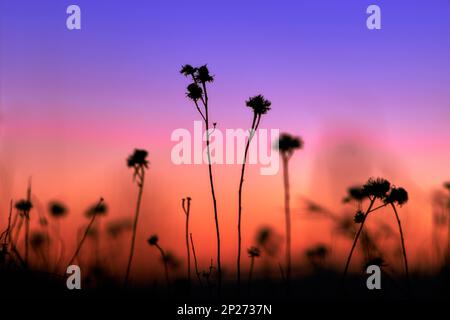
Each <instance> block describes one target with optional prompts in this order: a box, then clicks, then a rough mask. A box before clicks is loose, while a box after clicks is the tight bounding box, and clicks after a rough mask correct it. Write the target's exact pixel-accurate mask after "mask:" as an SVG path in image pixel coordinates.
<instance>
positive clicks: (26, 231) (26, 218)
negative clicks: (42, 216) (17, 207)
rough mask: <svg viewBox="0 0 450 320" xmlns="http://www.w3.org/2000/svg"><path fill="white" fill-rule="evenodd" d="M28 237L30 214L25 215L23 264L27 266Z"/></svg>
mask: <svg viewBox="0 0 450 320" xmlns="http://www.w3.org/2000/svg"><path fill="white" fill-rule="evenodd" d="M29 239H30V216H29V215H25V265H26V266H27V267H28V256H29V249H28V248H29V243H30V241H29Z"/></svg>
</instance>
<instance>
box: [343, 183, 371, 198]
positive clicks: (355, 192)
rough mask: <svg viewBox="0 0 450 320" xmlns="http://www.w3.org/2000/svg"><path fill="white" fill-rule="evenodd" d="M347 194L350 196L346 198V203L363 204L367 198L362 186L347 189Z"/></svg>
mask: <svg viewBox="0 0 450 320" xmlns="http://www.w3.org/2000/svg"><path fill="white" fill-rule="evenodd" d="M347 193H348V195H347V197H345V198H344V202H348V201H350V200H354V201H357V202H361V201H363V200H364V199H365V198H366V197H367V195H366V193H365V192H364V190H363V187H362V186H353V187H350V188H348V189H347Z"/></svg>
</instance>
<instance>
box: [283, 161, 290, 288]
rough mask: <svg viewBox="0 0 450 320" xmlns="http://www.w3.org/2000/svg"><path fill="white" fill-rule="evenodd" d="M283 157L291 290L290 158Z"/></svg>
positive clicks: (287, 253)
mask: <svg viewBox="0 0 450 320" xmlns="http://www.w3.org/2000/svg"><path fill="white" fill-rule="evenodd" d="M282 159H283V182H284V215H285V223H286V226H285V227H286V284H287V288H288V292H289V290H290V281H291V211H290V194H289V168H288V164H289V158H288V156H287V155H284V154H283V155H282Z"/></svg>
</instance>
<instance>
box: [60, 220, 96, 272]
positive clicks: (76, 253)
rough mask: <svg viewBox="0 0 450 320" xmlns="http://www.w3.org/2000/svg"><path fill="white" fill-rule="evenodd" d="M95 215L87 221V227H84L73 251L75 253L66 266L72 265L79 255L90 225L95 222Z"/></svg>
mask: <svg viewBox="0 0 450 320" xmlns="http://www.w3.org/2000/svg"><path fill="white" fill-rule="evenodd" d="M96 216H97V215H96V214H94V215H93V216H92V218H91V220H90V221H89V224H88V226H87V227H86V230H85V231H84V234H83V237H82V238H81V240H80V242H79V243H78V246H77V248H76V250H75V253H74V254H73V256H72V258H71V259H70V261H69V263H68V264H67V266H70V265H72V264H73V262H74V261H75V259H76V258H77V257H78V254H79V253H80V250H81V247H82V246H83V243H84V241H85V240H86V238H87V235H88V234H89V230H91V227H92V225H93V224H94V221H95V217H96Z"/></svg>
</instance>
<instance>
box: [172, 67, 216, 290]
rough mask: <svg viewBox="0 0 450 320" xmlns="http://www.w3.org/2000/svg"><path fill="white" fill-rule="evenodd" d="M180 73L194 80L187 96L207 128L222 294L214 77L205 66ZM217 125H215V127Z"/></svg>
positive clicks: (183, 69)
mask: <svg viewBox="0 0 450 320" xmlns="http://www.w3.org/2000/svg"><path fill="white" fill-rule="evenodd" d="M180 73H181V74H183V75H185V76H186V77H190V78H191V79H192V81H193V82H192V83H191V84H189V85H188V86H187V92H186V96H187V97H188V98H189V99H191V100H192V101H193V102H194V105H195V107H196V109H197V111H198V113H199V114H200V116H201V117H202V119H203V121H204V123H205V127H206V149H207V156H208V172H209V183H210V187H211V196H212V200H213V207H214V221H215V224H216V238H217V273H218V290H219V293H220V292H221V287H222V267H221V260H220V228H219V217H218V213H217V201H216V193H215V189H214V179H213V173H212V165H211V151H210V132H209V129H210V124H209V121H210V120H209V104H208V91H207V83H211V82H213V81H214V77H213V76H211V75H210V73H209V70H208V67H207V66H206V65H203V66H201V67H193V66H191V65H189V64H186V65H184V66H182V68H181V70H180ZM199 102H200V103H201V105H202V106H203V110H202V109H201V108H200V106H201V105H200V103H199ZM215 126H216V124H215V123H214V127H215Z"/></svg>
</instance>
